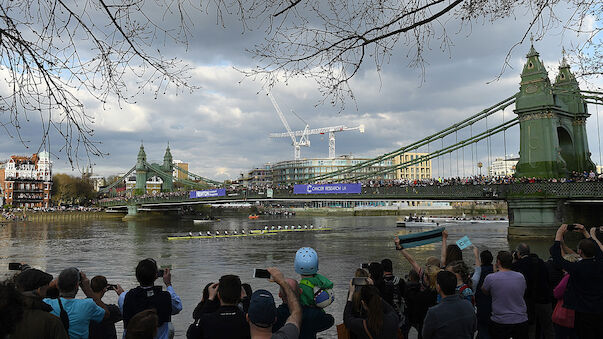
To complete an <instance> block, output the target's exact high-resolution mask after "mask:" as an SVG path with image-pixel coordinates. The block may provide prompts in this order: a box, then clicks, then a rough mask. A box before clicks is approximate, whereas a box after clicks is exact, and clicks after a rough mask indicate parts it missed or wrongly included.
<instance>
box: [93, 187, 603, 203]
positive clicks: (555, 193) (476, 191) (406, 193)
mask: <svg viewBox="0 0 603 339" xmlns="http://www.w3.org/2000/svg"><path fill="white" fill-rule="evenodd" d="M530 197H532V198H555V199H593V198H603V182H598V181H593V182H566V183H562V182H536V183H512V184H465V185H443V186H439V185H426V186H382V187H363V188H362V193H361V194H293V190H292V189H273V195H272V199H276V200H278V199H318V200H350V199H352V200H362V199H369V200H374V199H376V198H381V199H388V200H390V199H400V200H407V199H431V200H437V199H442V200H504V199H513V198H530ZM260 199H268V196H267V193H266V191H236V192H235V191H233V192H227V195H226V196H223V197H211V198H195V199H191V198H189V197H188V196H162V197H145V198H131V199H128V200H119V201H106V202H102V203H99V205H101V206H104V207H111V206H125V205H128V204H138V205H144V204H150V205H152V204H159V203H185V202H198V201H204V200H208V201H224V202H228V201H241V200H251V201H253V200H260Z"/></svg>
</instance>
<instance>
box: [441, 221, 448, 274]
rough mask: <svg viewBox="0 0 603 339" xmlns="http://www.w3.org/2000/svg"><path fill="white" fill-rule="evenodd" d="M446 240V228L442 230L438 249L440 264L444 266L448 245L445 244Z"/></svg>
mask: <svg viewBox="0 0 603 339" xmlns="http://www.w3.org/2000/svg"><path fill="white" fill-rule="evenodd" d="M447 240H448V232H446V230H443V231H442V249H441V250H440V251H441V252H440V253H441V254H440V265H442V267H443V266H444V264H445V263H446V247H448V245H447V244H446V243H447Z"/></svg>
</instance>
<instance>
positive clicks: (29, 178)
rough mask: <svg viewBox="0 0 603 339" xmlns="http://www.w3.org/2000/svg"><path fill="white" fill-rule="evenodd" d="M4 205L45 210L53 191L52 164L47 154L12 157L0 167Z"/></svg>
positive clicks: (0, 184)
mask: <svg viewBox="0 0 603 339" xmlns="http://www.w3.org/2000/svg"><path fill="white" fill-rule="evenodd" d="M0 186H1V187H2V192H3V197H4V203H5V204H6V205H11V206H12V207H18V208H48V207H50V198H51V191H52V163H51V162H50V154H49V153H48V152H40V153H37V154H33V155H32V156H31V157H28V156H18V155H12V156H11V157H10V159H9V160H8V161H6V162H4V163H2V164H0Z"/></svg>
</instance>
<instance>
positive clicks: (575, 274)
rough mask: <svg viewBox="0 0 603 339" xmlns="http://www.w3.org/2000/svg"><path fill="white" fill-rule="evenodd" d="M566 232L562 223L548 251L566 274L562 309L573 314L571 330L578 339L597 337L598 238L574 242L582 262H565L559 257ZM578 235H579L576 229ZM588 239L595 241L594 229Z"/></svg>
mask: <svg viewBox="0 0 603 339" xmlns="http://www.w3.org/2000/svg"><path fill="white" fill-rule="evenodd" d="M566 232H567V225H566V224H562V225H561V226H560V227H559V229H558V230H557V233H556V235H555V242H554V243H553V246H552V247H551V249H550V252H551V255H552V256H553V260H554V261H555V263H556V264H558V265H560V266H561V267H562V268H563V269H564V270H565V271H566V272H568V273H569V276H570V277H569V280H568V284H567V290H566V291H565V294H564V296H563V301H564V306H565V307H567V308H569V309H573V310H575V311H576V317H575V321H574V328H575V329H576V332H577V333H578V336H579V337H580V339H591V338H600V334H601V333H600V332H601V331H600V326H601V324H602V323H603V311H602V310H601V305H603V288H601V286H603V252H602V251H601V248H599V246H597V242H598V241H599V240H598V239H597V240H596V241H593V239H588V238H586V239H582V240H580V242H579V243H578V254H579V255H580V257H581V258H582V260H580V261H578V262H569V261H567V260H565V259H563V257H562V256H561V241H562V240H563V237H564V235H565V233H566ZM578 232H582V231H581V230H578ZM589 237H592V238H596V229H595V228H594V227H593V228H591V230H590V234H589Z"/></svg>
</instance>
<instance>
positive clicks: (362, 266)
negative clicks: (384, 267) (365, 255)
mask: <svg viewBox="0 0 603 339" xmlns="http://www.w3.org/2000/svg"><path fill="white" fill-rule="evenodd" d="M368 267H369V264H368V263H366V262H363V263H362V264H361V265H360V268H368Z"/></svg>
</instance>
